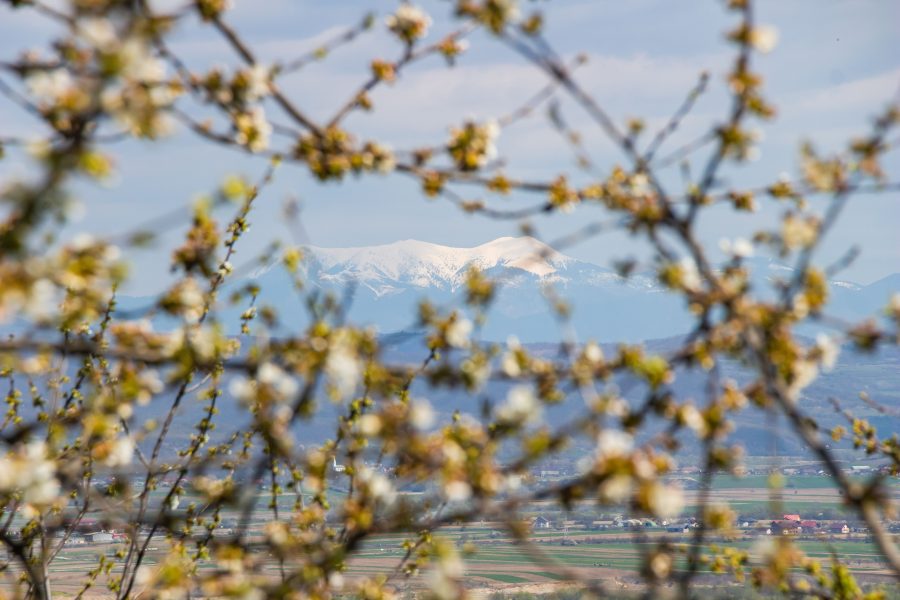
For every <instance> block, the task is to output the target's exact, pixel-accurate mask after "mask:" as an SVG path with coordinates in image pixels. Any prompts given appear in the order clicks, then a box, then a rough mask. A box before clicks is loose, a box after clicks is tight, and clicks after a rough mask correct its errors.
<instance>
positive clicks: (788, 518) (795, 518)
mask: <svg viewBox="0 0 900 600" xmlns="http://www.w3.org/2000/svg"><path fill="white" fill-rule="evenodd" d="M782 518H783V519H784V520H785V521H797V522H799V521H800V515H784V517H782Z"/></svg>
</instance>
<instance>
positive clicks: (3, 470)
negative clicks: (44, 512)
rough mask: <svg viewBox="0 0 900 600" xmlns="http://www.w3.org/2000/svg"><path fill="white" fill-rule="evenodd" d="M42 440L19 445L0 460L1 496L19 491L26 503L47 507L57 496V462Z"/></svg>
mask: <svg viewBox="0 0 900 600" xmlns="http://www.w3.org/2000/svg"><path fill="white" fill-rule="evenodd" d="M47 454H48V452H47V445H46V444H45V443H44V442H42V441H35V442H30V443H28V444H25V445H20V446H18V447H17V448H16V449H15V450H14V451H13V452H11V453H10V454H9V455H7V456H4V457H2V458H0V493H10V492H21V494H22V500H23V501H24V502H25V503H26V504H35V505H46V504H50V503H52V502H53V501H54V500H56V498H57V497H58V496H59V493H60V484H59V480H58V479H57V478H56V463H55V462H54V461H52V460H50V459H49V458H48V456H47Z"/></svg>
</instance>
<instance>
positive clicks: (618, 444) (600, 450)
mask: <svg viewBox="0 0 900 600" xmlns="http://www.w3.org/2000/svg"><path fill="white" fill-rule="evenodd" d="M633 449H634V437H633V436H632V435H630V434H628V433H625V432H624V431H619V430H618V429H604V430H603V431H601V432H600V434H599V435H598V436H597V449H596V452H597V457H598V458H612V457H618V456H625V455H627V454H629V453H630V452H631V451H632V450H633Z"/></svg>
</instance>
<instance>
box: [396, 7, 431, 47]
mask: <svg viewBox="0 0 900 600" xmlns="http://www.w3.org/2000/svg"><path fill="white" fill-rule="evenodd" d="M385 24H386V25H387V27H388V29H390V30H391V31H392V32H393V33H394V35H396V36H397V37H398V38H400V39H401V40H403V41H404V42H406V43H407V44H412V43H413V42H415V41H416V40H419V39H421V38H423V37H425V35H426V34H427V33H428V28H429V27H431V17H429V16H428V14H427V13H426V12H425V11H423V10H422V9H421V8H419V7H417V6H413V5H412V4H401V5H400V7H399V8H397V10H396V12H394V14H392V15H390V16H388V17H387V18H386V19H385Z"/></svg>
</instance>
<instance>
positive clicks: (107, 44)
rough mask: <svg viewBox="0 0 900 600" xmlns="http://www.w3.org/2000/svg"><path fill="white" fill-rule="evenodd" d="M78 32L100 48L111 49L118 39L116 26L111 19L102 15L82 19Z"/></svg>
mask: <svg viewBox="0 0 900 600" xmlns="http://www.w3.org/2000/svg"><path fill="white" fill-rule="evenodd" d="M78 34H79V35H80V36H81V37H82V38H84V40H85V41H86V42H87V43H89V44H90V45H91V46H93V47H94V48H97V49H98V50H109V49H110V48H112V47H113V46H114V45H115V44H116V41H117V40H118V34H117V33H116V28H115V27H113V24H112V23H110V21H109V19H105V18H102V17H96V18H90V19H82V20H81V21H80V22H79V23H78Z"/></svg>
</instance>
